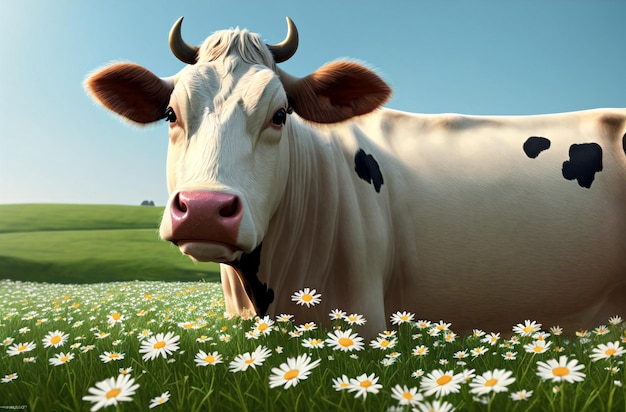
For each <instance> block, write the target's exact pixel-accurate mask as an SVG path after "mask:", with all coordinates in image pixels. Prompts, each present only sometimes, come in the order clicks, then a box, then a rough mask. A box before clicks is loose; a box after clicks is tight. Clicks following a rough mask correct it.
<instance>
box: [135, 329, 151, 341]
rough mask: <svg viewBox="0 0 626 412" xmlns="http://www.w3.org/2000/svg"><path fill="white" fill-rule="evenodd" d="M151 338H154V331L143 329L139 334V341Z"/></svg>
mask: <svg viewBox="0 0 626 412" xmlns="http://www.w3.org/2000/svg"><path fill="white" fill-rule="evenodd" d="M150 336H152V331H151V330H149V329H143V330H142V331H141V332H139V333H138V334H137V339H139V340H143V339H145V338H149V337H150Z"/></svg>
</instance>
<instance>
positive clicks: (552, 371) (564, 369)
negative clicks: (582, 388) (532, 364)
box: [537, 356, 586, 383]
mask: <svg viewBox="0 0 626 412" xmlns="http://www.w3.org/2000/svg"><path fill="white" fill-rule="evenodd" d="M584 368H585V366H584V365H579V364H578V361H577V360H576V359H572V360H570V361H569V362H568V360H567V356H561V357H559V360H558V361H557V360H555V359H550V360H549V361H547V362H537V376H539V377H540V378H541V379H543V380H544V381H545V380H547V379H552V381H553V382H561V381H566V382H570V383H574V382H580V381H583V380H585V376H586V375H585V374H584V373H583V372H580V370H582V369H584Z"/></svg>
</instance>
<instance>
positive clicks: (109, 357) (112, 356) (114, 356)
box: [100, 351, 124, 363]
mask: <svg viewBox="0 0 626 412" xmlns="http://www.w3.org/2000/svg"><path fill="white" fill-rule="evenodd" d="M122 359H124V354H123V353H118V352H107V351H104V353H103V354H102V355H100V360H101V361H102V362H104V363H109V362H111V361H118V360H122Z"/></svg>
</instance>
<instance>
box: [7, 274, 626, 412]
mask: <svg viewBox="0 0 626 412" xmlns="http://www.w3.org/2000/svg"><path fill="white" fill-rule="evenodd" d="M310 287H311V288H310V289H307V288H305V289H303V290H300V291H293V296H292V300H293V304H294V305H303V306H307V307H311V306H314V305H316V304H317V303H319V302H320V301H321V300H323V299H324V296H323V295H321V294H320V293H318V292H317V291H316V290H315V289H313V288H314V287H315V285H310ZM0 301H1V302H2V304H1V306H0V409H26V410H34V411H37V410H42V411H79V410H91V411H96V410H114V409H115V410H128V411H137V410H149V409H155V410H161V411H166V410H185V411H211V410H216V411H230V410H232V411H259V410H277V411H283V410H284V411H292V410H298V411H299V410H338V411H353V410H372V411H385V410H389V411H409V410H414V411H431V410H432V411H452V410H458V411H503V410H507V411H528V410H530V411H573V410H576V411H583V410H588V411H626V399H625V398H626V395H625V393H626V389H625V388H624V384H625V383H626V372H625V369H624V360H625V356H626V332H625V326H624V323H623V322H622V319H621V318H620V317H619V316H618V315H620V314H616V316H615V317H613V318H611V319H607V320H606V324H605V325H598V327H597V328H595V329H593V330H589V331H563V330H561V328H559V327H558V325H540V324H538V323H536V322H534V321H533V320H524V319H520V323H519V324H517V325H511V327H512V329H511V330H510V331H500V332H501V333H494V332H492V331H480V330H475V331H474V333H473V334H472V336H458V335H456V334H455V333H454V332H453V330H454V325H450V324H448V323H446V322H445V321H441V320H439V319H433V320H423V319H419V314H414V313H408V312H398V313H395V314H393V315H392V316H391V317H390V319H389V330H387V331H380V334H379V335H378V336H377V337H376V338H374V339H365V338H364V337H363V336H361V335H360V334H359V328H360V326H361V325H363V324H364V323H366V322H367V319H364V318H363V317H362V316H361V315H360V314H358V313H355V314H351V313H345V312H343V311H342V308H337V310H335V311H333V312H331V313H329V314H328V316H329V319H330V320H331V321H332V323H333V325H334V327H333V328H330V329H325V328H323V327H322V326H321V325H317V324H314V323H305V324H301V323H299V321H298V319H295V318H294V317H293V316H291V315H290V314H288V313H286V314H281V315H280V316H277V317H275V318H270V317H263V318H260V317H249V318H241V317H231V316H228V315H227V314H226V315H225V314H224V305H223V298H222V292H221V286H220V285H219V284H215V283H166V282H124V283H102V284H92V285H57V284H42V283H27V282H14V281H9V280H1V281H0ZM294 307H295V306H294ZM621 315H623V314H621Z"/></svg>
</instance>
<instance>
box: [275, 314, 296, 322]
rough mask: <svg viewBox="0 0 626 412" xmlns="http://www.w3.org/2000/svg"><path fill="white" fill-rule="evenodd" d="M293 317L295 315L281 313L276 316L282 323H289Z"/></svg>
mask: <svg viewBox="0 0 626 412" xmlns="http://www.w3.org/2000/svg"><path fill="white" fill-rule="evenodd" d="M292 319H293V315H286V314H280V315H278V316H276V320H277V321H278V322H281V323H289V322H291V320H292Z"/></svg>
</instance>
